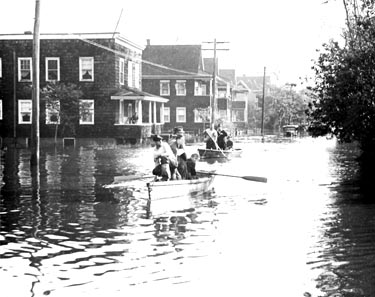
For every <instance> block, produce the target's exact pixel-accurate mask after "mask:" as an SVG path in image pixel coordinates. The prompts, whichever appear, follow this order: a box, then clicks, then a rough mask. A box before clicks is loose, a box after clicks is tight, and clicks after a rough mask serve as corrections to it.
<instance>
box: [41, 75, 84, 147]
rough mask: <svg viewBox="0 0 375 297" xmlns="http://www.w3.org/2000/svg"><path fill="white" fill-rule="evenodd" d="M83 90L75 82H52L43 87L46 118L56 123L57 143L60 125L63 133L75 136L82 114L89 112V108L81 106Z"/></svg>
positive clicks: (42, 93)
mask: <svg viewBox="0 0 375 297" xmlns="http://www.w3.org/2000/svg"><path fill="white" fill-rule="evenodd" d="M82 95H83V92H82V91H81V90H79V89H78V88H77V86H76V85H75V84H70V83H68V84H65V83H60V82H50V83H48V84H47V85H46V86H45V87H43V88H42V89H41V102H43V103H44V104H45V109H44V108H42V110H45V114H44V116H45V118H46V119H47V121H48V122H50V123H54V124H55V143H56V142H57V135H58V127H59V126H60V127H61V134H62V135H65V134H70V135H73V136H75V134H76V125H77V123H78V120H79V118H80V117H81V116H85V114H86V113H88V108H85V107H80V104H79V98H82Z"/></svg>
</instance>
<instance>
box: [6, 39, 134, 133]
mask: <svg viewBox="0 0 375 297" xmlns="http://www.w3.org/2000/svg"><path fill="white" fill-rule="evenodd" d="M93 41H94V42H96V43H98V44H101V45H102V46H105V47H110V48H113V49H116V50H117V51H121V52H123V53H124V55H126V56H131V57H135V58H137V57H138V58H140V56H141V53H140V52H139V53H137V52H135V51H134V50H130V49H127V48H124V47H122V46H120V45H118V44H115V42H114V39H96V40H93ZM13 53H14V54H15V61H14V58H13ZM19 57H32V40H30V39H29V40H0V58H1V59H2V77H1V78H0V99H2V100H3V120H1V121H0V131H1V132H0V136H1V137H13V136H14V132H13V127H14V121H16V136H17V137H28V136H30V134H31V124H18V104H17V105H16V106H14V101H16V102H17V101H18V100H19V99H31V86H32V83H31V82H18V77H17V71H18V70H17V69H18V66H17V63H18V62H17V61H18V58H19ZM46 57H59V58H60V82H62V83H74V84H76V85H77V87H79V88H80V89H81V90H82V92H83V96H82V98H81V99H93V100H94V102H95V103H94V105H95V121H94V124H93V125H79V123H78V122H77V123H76V135H59V136H76V137H111V136H113V133H115V131H116V130H114V129H113V124H114V121H115V116H114V110H115V108H116V104H118V103H117V102H116V101H115V100H111V99H110V96H111V95H112V94H114V93H115V92H116V91H118V89H120V88H121V87H122V86H121V85H120V83H119V55H118V54H115V53H113V52H111V51H108V50H106V49H103V48H101V47H97V46H95V45H92V44H89V43H86V42H84V41H82V40H79V39H48V40H47V39H41V40H40V85H41V88H42V87H43V86H45V84H46V77H45V76H46V75H45V67H46V64H45V63H46V62H45V58H46ZM79 57H94V81H93V82H80V81H79ZM125 59H126V58H125ZM14 62H15V65H14ZM14 74H15V77H16V81H15V80H14ZM125 78H127V63H125ZM125 85H126V83H125ZM14 89H15V90H16V91H15V93H14ZM14 107H15V108H14ZM40 109H41V111H43V110H44V109H45V106H44V104H41V106H40ZM77 112H78V111H77ZM41 114H42V112H41ZM61 130H62V129H60V131H61ZM54 131H55V125H47V124H46V123H45V118H41V119H40V134H41V137H53V135H54Z"/></svg>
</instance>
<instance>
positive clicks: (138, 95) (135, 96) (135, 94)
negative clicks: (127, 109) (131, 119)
mask: <svg viewBox="0 0 375 297" xmlns="http://www.w3.org/2000/svg"><path fill="white" fill-rule="evenodd" d="M111 99H112V100H120V99H121V100H141V101H152V102H160V103H167V102H168V101H169V99H167V98H163V97H160V96H156V95H153V94H150V93H147V92H143V91H140V90H137V89H130V88H126V89H121V90H119V91H117V92H116V93H115V94H113V95H112V96H111Z"/></svg>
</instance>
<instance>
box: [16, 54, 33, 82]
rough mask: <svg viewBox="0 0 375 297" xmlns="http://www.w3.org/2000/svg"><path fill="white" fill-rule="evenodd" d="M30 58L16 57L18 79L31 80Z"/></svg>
mask: <svg viewBox="0 0 375 297" xmlns="http://www.w3.org/2000/svg"><path fill="white" fill-rule="evenodd" d="M31 61H32V59H31V58H18V81H31V79H32V63H31Z"/></svg>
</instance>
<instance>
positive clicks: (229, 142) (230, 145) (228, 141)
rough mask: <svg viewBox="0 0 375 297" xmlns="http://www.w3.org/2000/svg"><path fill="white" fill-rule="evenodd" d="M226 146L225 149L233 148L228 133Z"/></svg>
mask: <svg viewBox="0 0 375 297" xmlns="http://www.w3.org/2000/svg"><path fill="white" fill-rule="evenodd" d="M226 146H227V150H231V149H233V141H232V137H231V136H230V135H228V137H227V143H226Z"/></svg>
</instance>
